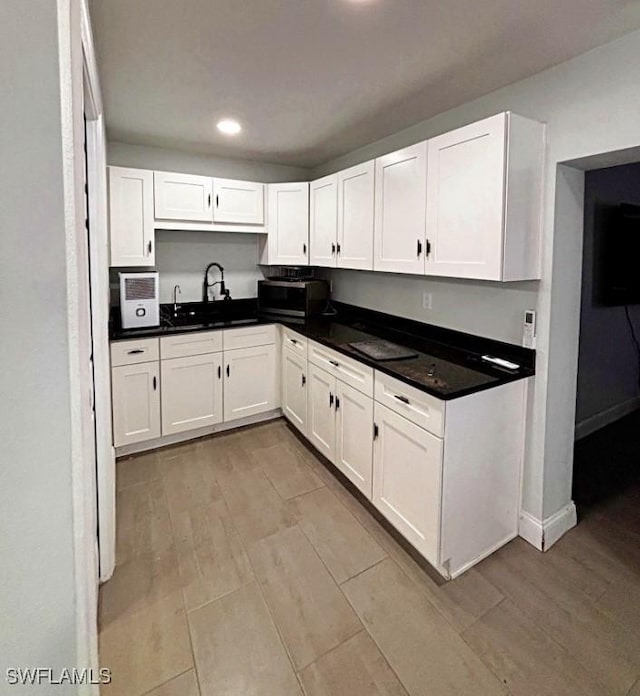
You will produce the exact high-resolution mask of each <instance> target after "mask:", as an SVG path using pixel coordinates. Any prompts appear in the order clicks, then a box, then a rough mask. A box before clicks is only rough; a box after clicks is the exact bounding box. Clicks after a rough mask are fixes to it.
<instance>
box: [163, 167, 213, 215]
mask: <svg viewBox="0 0 640 696" xmlns="http://www.w3.org/2000/svg"><path fill="white" fill-rule="evenodd" d="M153 183H154V200H155V215H156V220H193V221H197V222H212V220H213V213H212V210H213V208H212V195H213V182H212V179H211V178H210V177H208V176H194V175H192V174H172V173H169V172H154V173H153Z"/></svg>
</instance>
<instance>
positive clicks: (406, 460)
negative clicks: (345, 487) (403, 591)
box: [373, 403, 443, 565]
mask: <svg viewBox="0 0 640 696" xmlns="http://www.w3.org/2000/svg"><path fill="white" fill-rule="evenodd" d="M374 421H375V424H376V427H377V437H376V439H375V441H374V447H373V461H374V464H373V471H374V475H373V504H374V505H375V506H376V507H377V508H378V510H380V512H381V513H382V514H383V515H384V516H385V517H386V518H387V519H388V520H389V522H391V524H393V525H394V527H396V529H398V531H399V532H401V533H402V535H403V536H404V537H405V538H406V539H408V541H410V542H411V543H412V544H413V545H414V546H415V547H416V549H418V551H420V553H421V554H422V555H423V556H424V557H425V558H426V559H427V560H428V561H429V562H430V563H432V564H433V565H437V564H438V560H439V559H438V552H439V542H440V507H441V495H442V494H441V491H442V455H443V447H442V440H441V439H440V438H437V437H435V436H434V435H432V434H431V433H429V432H427V431H426V430H423V429H422V428H419V427H418V426H417V425H414V424H413V423H411V422H410V421H408V420H407V419H406V418H403V417H402V416H400V415H398V414H397V413H395V412H394V411H392V410H391V409H389V408H387V407H386V406H382V405H381V404H379V403H376V404H375V413H374Z"/></svg>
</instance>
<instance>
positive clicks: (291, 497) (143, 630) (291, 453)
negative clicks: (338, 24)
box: [100, 421, 640, 696]
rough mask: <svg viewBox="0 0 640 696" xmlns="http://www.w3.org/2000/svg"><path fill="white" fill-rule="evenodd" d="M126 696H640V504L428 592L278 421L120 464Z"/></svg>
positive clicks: (118, 691) (117, 628) (621, 504)
mask: <svg viewBox="0 0 640 696" xmlns="http://www.w3.org/2000/svg"><path fill="white" fill-rule="evenodd" d="M117 521H118V525H117V529H118V545H117V568H116V572H115V574H114V577H113V578H112V579H111V580H110V581H109V582H108V583H106V584H105V585H104V586H103V587H102V589H101V602H100V663H101V665H102V666H103V667H110V668H111V670H112V673H113V683H112V685H111V686H109V687H107V688H104V690H103V693H105V694H112V695H113V696H142V695H148V696H302V694H306V696H407V695H409V696H465V695H469V696H483V695H484V694H487V695H489V694H505V695H507V694H511V696H525V695H529V694H530V695H531V696H544V695H547V694H548V695H549V696H572V695H574V694H575V696H589V695H593V696H606V695H608V694H611V695H614V694H616V695H620V696H627V695H629V696H640V490H638V489H633V490H631V491H629V492H627V493H626V494H625V495H623V496H620V497H618V498H617V499H615V500H612V501H610V502H609V503H607V504H605V505H603V506H601V507H600V508H599V509H593V510H591V511H590V512H589V515H588V517H587V518H586V519H585V520H583V521H582V522H581V524H579V525H578V527H577V528H576V529H574V530H572V531H571V532H570V533H569V534H567V535H566V536H565V537H564V538H563V539H562V540H561V541H560V542H559V543H558V544H556V546H554V547H553V548H552V549H551V550H550V551H549V552H548V553H546V554H541V553H539V552H537V551H536V550H535V549H533V548H532V547H531V546H529V545H528V544H527V543H525V542H524V541H522V540H516V541H513V542H512V543H510V544H509V545H507V546H506V547H504V548H503V549H501V550H500V551H498V552H497V553H495V554H494V555H493V556H491V557H490V558H488V559H486V560H485V561H483V562H482V563H481V564H479V565H478V566H476V567H475V568H474V569H472V570H471V571H469V572H468V573H466V574H465V575H463V576H462V577H460V578H458V579H456V580H454V581H452V582H450V583H446V584H440V583H436V582H434V580H433V579H431V578H430V577H429V575H427V574H426V573H425V572H424V571H423V570H422V569H421V568H420V567H419V566H418V565H417V564H416V563H415V562H414V561H413V560H412V558H411V557H410V556H409V555H408V554H407V553H406V552H405V551H404V550H403V549H402V547H401V546H400V545H398V543H397V542H396V541H395V540H394V539H393V538H392V536H391V535H389V534H388V532H387V531H386V530H385V529H384V528H383V527H382V526H381V525H380V524H379V523H378V522H377V521H376V520H375V519H374V517H372V515H371V514H370V513H369V511H368V510H367V509H366V508H365V507H364V506H362V504H361V503H360V502H358V501H357V500H356V499H355V498H354V497H353V496H352V495H351V494H350V493H349V492H348V491H347V490H346V489H345V488H344V487H343V486H342V484H341V483H340V482H339V481H338V480H337V479H336V478H334V477H333V475H331V474H330V473H329V472H328V471H327V470H326V469H325V467H324V466H323V465H322V464H321V463H320V462H319V461H318V460H317V459H316V457H315V456H314V455H313V454H312V453H311V452H310V451H309V450H307V449H306V447H305V446H304V445H303V444H302V443H301V442H300V441H299V440H298V439H297V438H296V437H295V436H294V435H293V434H292V432H291V430H290V429H289V427H288V426H287V425H286V424H285V423H284V422H283V421H275V422H272V423H268V424H264V425H260V426H256V427H253V428H248V429H244V430H241V431H237V432H234V433H229V434H226V435H221V436H218V437H214V438H210V439H205V440H199V441H196V442H193V443H189V444H185V445H180V446H177V447H173V448H169V449H165V450H161V451H159V452H155V453H151V454H145V455H140V456H137V457H131V458H128V459H125V460H121V461H120V462H118V471H117Z"/></svg>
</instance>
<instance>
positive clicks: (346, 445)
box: [334, 380, 373, 500]
mask: <svg viewBox="0 0 640 696" xmlns="http://www.w3.org/2000/svg"><path fill="white" fill-rule="evenodd" d="M372 427H373V399H371V398H370V397H368V396H367V395H366V394H362V393H361V392H359V391H358V390H357V389H354V388H353V387H350V386H349V385H348V384H345V383H344V382H341V381H340V380H336V448H335V460H334V463H335V465H336V466H337V467H338V469H340V471H341V472H342V473H343V474H344V475H345V476H346V477H347V478H348V479H349V480H350V481H351V483H353V485H354V486H356V487H357V488H358V489H359V490H360V491H361V492H362V493H364V495H365V496H366V497H367V498H369V500H371V479H372V474H373V440H372V436H371V435H372Z"/></svg>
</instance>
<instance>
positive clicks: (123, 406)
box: [111, 362, 160, 447]
mask: <svg viewBox="0 0 640 696" xmlns="http://www.w3.org/2000/svg"><path fill="white" fill-rule="evenodd" d="M111 390H112V395H113V444H114V445H115V446H116V447H121V446H122V445H130V444H132V443H134V442H143V441H144V440H152V439H153V438H156V437H160V381H159V377H158V363H157V362H152V363H140V364H137V365H123V366H121V367H114V368H113V369H112V370H111Z"/></svg>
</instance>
